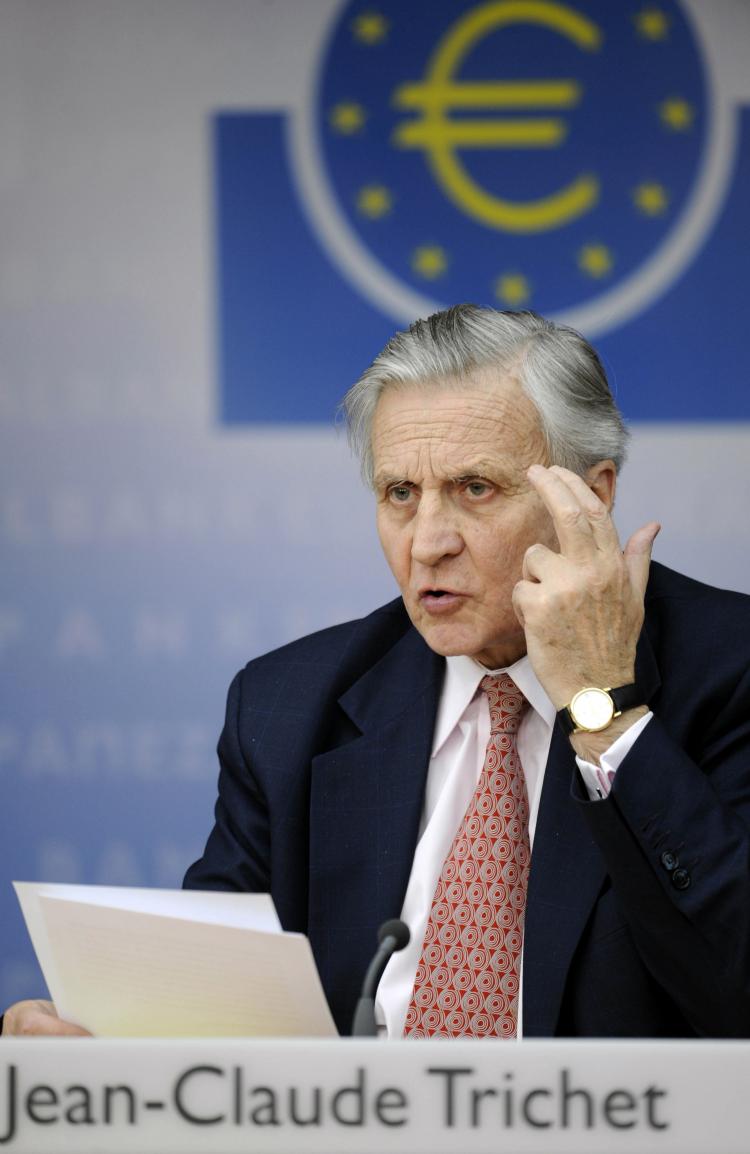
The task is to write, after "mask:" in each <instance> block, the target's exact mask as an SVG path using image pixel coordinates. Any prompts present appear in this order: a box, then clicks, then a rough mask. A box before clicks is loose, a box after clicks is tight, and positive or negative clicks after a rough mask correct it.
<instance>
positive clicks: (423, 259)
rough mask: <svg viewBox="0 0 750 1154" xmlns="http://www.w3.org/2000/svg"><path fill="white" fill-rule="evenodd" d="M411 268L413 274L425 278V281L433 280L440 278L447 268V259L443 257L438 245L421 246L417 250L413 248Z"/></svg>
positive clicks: (443, 254) (442, 251)
mask: <svg viewBox="0 0 750 1154" xmlns="http://www.w3.org/2000/svg"><path fill="white" fill-rule="evenodd" d="M411 267H412V268H413V269H414V272H416V273H418V274H419V275H420V276H423V277H425V279H426V280H434V279H435V277H439V276H442V274H443V273H444V272H445V270H446V269H447V267H448V258H447V256H446V255H445V250H444V249H442V248H441V247H440V245H438V244H423V245H421V246H420V247H419V248H415V249H414V252H413V253H412V257H411Z"/></svg>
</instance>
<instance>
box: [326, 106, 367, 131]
mask: <svg viewBox="0 0 750 1154" xmlns="http://www.w3.org/2000/svg"><path fill="white" fill-rule="evenodd" d="M328 119H329V121H330V123H331V128H332V129H333V131H334V132H339V133H341V135H342V136H353V135H354V134H355V133H357V132H359V131H360V130H361V129H362V127H363V126H364V123H365V119H366V113H365V110H364V108H363V107H362V105H361V104H355V103H354V102H353V101H351V100H344V101H342V102H341V104H336V105H334V107H333V108H332V109H331V111H330V114H329V117H328Z"/></svg>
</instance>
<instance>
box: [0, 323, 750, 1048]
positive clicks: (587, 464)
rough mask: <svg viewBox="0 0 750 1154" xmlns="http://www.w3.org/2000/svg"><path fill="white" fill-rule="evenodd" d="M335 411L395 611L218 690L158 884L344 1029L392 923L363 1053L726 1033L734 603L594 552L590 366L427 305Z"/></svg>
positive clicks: (747, 933)
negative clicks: (249, 902) (215, 776)
mask: <svg viewBox="0 0 750 1154" xmlns="http://www.w3.org/2000/svg"><path fill="white" fill-rule="evenodd" d="M344 407H345V411H346V415H347V419H348V423H349V429H350V433H351V437H352V441H353V444H354V445H355V446H356V448H357V449H358V451H359V452H360V454H361V458H362V463H363V472H364V475H365V477H366V479H367V480H368V481H369V482H370V483H371V484H372V486H373V488H374V491H375V497H376V505H377V523H378V531H379V534H380V540H381V543H382V546H383V550H384V552H385V555H386V557H387V559H388V562H389V564H390V566H391V569H392V571H393V574H394V576H395V578H396V581H397V583H398V586H399V588H400V591H401V598H400V599H399V600H398V601H396V602H393V603H391V604H390V605H387V606H385V607H384V608H382V609H379V610H376V611H375V612H374V613H373V614H371V615H370V616H369V617H366V618H364V619H363V620H361V621H355V622H351V623H348V624H346V625H340V626H336V627H334V628H332V629H328V630H326V631H324V632H322V633H318V634H315V635H313V636H311V637H307V638H304V639H302V640H300V641H297V642H295V643H293V644H291V645H288V646H285V647H284V648H283V649H280V650H278V651H277V652H275V653H271V654H268V655H267V656H265V657H262V658H259V659H258V660H256V661H253V662H251V663H250V664H249V665H248V666H247V668H246V669H245V670H244V671H243V672H242V673H240V674H239V675H238V677H237V678H236V679H235V681H234V683H233V685H232V687H231V689H230V693H229V702H228V710H227V718H226V725H225V728H224V732H223V734H222V738H221V741H220V745H219V754H220V758H221V775H220V780H219V798H218V802H217V806H216V824H215V827H214V829H213V831H212V833H211V835H210V837H209V840H208V843H207V845H206V850H205V853H204V855H203V857H202V858H201V859H200V860H199V861H198V862H196V863H195V864H194V865H193V866H192V867H191V868H190V869H189V870H188V873H187V876H186V879H185V884H186V885H187V886H191V887H200V888H222V889H238V890H270V892H271V893H272V894H273V897H274V900H275V902H276V905H277V908H278V910H279V914H280V917H281V920H282V923H283V924H284V926H285V927H286V928H287V929H290V930H299V931H302V932H304V933H306V934H308V936H309V937H310V940H311V942H312V945H313V949H314V952H315V956H316V960H317V963H318V967H319V969H320V973H321V977H322V980H323V985H324V988H325V990H326V993H327V996H328V998H329V1001H330V1004H331V1007H332V1010H333V1013H334V1016H335V1018H336V1020H337V1022H338V1024H339V1026H340V1028H341V1029H342V1030H343V1031H346V1030H347V1029H348V1027H349V1023H350V1021H351V1016H352V1010H353V1006H354V1003H355V1000H356V995H357V992H358V988H359V985H360V983H361V979H362V975H363V972H364V970H365V967H366V964H367V961H368V959H369V956H370V953H371V950H372V948H373V943H374V941H375V934H376V930H377V927H378V925H379V923H380V922H382V921H384V920H385V919H387V918H391V917H394V916H398V915H401V916H402V917H403V919H404V920H405V921H406V922H407V923H408V925H409V926H410V928H411V933H412V938H411V942H410V945H409V947H408V948H407V949H405V950H404V951H402V952H401V953H399V954H397V955H395V956H394V957H393V958H392V959H391V962H390V963H389V965H388V968H387V969H386V971H385V974H384V976H383V979H382V981H381V983H380V986H379V989H378V997H377V1009H378V1014H379V1017H380V1022H381V1025H382V1027H383V1029H384V1031H385V1032H387V1034H388V1035H389V1036H391V1037H400V1036H403V1035H406V1036H449V1037H457V1036H476V1037H486V1036H489V1037H498V1038H512V1037H517V1036H521V1035H523V1036H527V1037H528V1036H545V1035H563V1036H572V1035H581V1036H596V1035H599V1036H601V1035H610V1036H652V1037H657V1036H686V1037H691V1036H713V1037H721V1036H743V1035H746V1034H748V1033H749V1032H750V836H749V830H748V826H749V825H750V712H749V710H748V704H749V703H750V674H749V673H748V660H747V653H748V643H750V599H748V598H745V597H742V596H740V595H739V594H733V593H725V592H720V591H718V590H714V589H710V588H708V587H706V586H703V585H700V584H698V583H696V582H694V581H691V580H689V579H688V578H685V577H681V576H679V575H678V574H676V573H672V572H670V571H669V570H667V569H664V568H663V567H661V566H658V565H653V566H652V565H651V564H650V552H651V546H652V543H653V539H654V537H655V535H656V533H657V532H658V526H657V525H656V524H654V523H650V524H648V525H646V526H644V527H643V528H642V529H640V530H638V532H636V533H635V534H634V535H633V537H631V539H630V540H629V541H628V543H627V544H626V546H625V548H624V549H622V548H621V545H620V543H619V541H618V537H617V533H616V531H615V528H614V525H613V523H612V520H611V516H610V513H611V509H612V505H613V502H614V496H615V484H616V476H617V472H618V469H619V466H620V464H621V462H622V460H623V457H624V450H625V441H626V432H625V429H624V426H623V422H622V419H621V417H620V415H619V413H618V411H617V409H616V407H615V405H614V402H613V399H612V396H611V394H610V391H609V388H608V386H607V383H606V379H605V375H604V372H603V370H602V366H601V364H600V362H599V359H598V358H597V356H596V353H595V352H594V350H593V349H592V348H591V347H590V346H589V345H588V344H587V343H586V342H585V341H584V340H583V339H582V338H581V337H580V336H579V335H578V334H577V333H574V332H573V331H571V330H570V329H567V328H564V327H561V326H556V325H554V324H551V323H550V322H548V321H545V320H543V319H542V318H540V317H538V316H535V315H534V314H531V313H516V314H513V313H498V312H495V311H493V310H490V309H479V308H475V307H473V306H458V307H456V308H453V309H449V310H447V311H445V312H443V313H439V314H437V315H435V316H433V317H431V318H430V319H429V320H427V321H418V322H417V323H416V324H414V325H413V326H412V327H411V329H410V330H409V331H408V332H403V333H398V334H397V335H396V336H395V337H394V338H393V339H392V340H391V341H390V342H389V344H388V345H387V346H386V348H385V349H384V350H383V352H382V353H381V354H380V355H379V356H378V357H377V358H376V360H375V362H374V363H373V365H372V366H371V367H370V368H369V369H368V370H367V371H366V372H365V373H364V374H363V376H362V377H361V379H360V380H359V381H358V383H357V384H356V385H355V386H354V387H353V388H352V389H351V391H350V392H349V394H348V396H347V398H346V401H345V406H344ZM250 980H251V977H250ZM45 1011H46V1012H45ZM48 1014H51V1010H50V1009H49V1008H48V1007H42V1008H41V1009H40V1008H38V1007H36V1008H35V1006H32V1005H30V1004H29V1003H23V1004H21V1005H20V1006H19V1007H14V1008H13V1010H11V1011H10V1012H9V1015H7V1020H6V1028H10V1029H19V1028H25V1029H27V1030H33V1029H35V1028H39V1029H40V1030H59V1029H65V1026H64V1024H63V1023H59V1022H57V1020H56V1019H54V1018H52V1017H49V1016H47V1015H48ZM40 1023H41V1024H40Z"/></svg>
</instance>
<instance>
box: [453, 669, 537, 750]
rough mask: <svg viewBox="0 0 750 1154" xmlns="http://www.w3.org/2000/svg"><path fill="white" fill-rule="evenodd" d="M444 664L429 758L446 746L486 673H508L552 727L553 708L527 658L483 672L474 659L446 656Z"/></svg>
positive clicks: (532, 706) (532, 705)
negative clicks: (505, 666)
mask: <svg viewBox="0 0 750 1154" xmlns="http://www.w3.org/2000/svg"><path fill="white" fill-rule="evenodd" d="M445 663H446V670H445V681H444V682H443V690H442V693H441V695H440V704H439V705H438V712H437V719H436V722H435V733H434V736H433V739H432V755H431V756H432V757H434V756H435V754H436V753H438V751H439V750H440V749H441V748H442V746H443V745H445V742H446V741H447V740H448V738H449V737H450V735H451V733H452V732H453V730H454V729H455V728H456V726H457V725H458V723H459V721H460V720H461V717H462V716H463V714H464V712H465V710H466V708H467V706H468V705H469V703H470V702H471V701H472V699H473V698H474V695H475V694H476V691H477V689H478V688H479V682H480V681H481V680H482V678H483V677H485V676H486V675H487V674H488V673H490V674H495V675H496V674H498V673H507V674H508V676H509V677H511V678H512V679H513V681H515V683H516V685H517V686H518V688H519V689H520V690H521V693H522V694H523V695H524V697H525V698H526V700H527V701H528V703H529V705H530V706H531V708H532V709H533V710H535V711H536V713H538V714H539V716H540V717H541V718H542V720H543V721H544V723H545V724H546V725H547V726H549V728H550V729H552V727H553V725H554V724H555V706H554V704H553V703H552V702H551V701H550V699H549V697H548V696H547V694H546V693H545V691H544V690H543V689H542V686H541V684H540V682H539V679H538V678H537V675H536V674H535V673H534V670H533V669H532V668H531V662H530V661H529V659H528V657H527V656H524V657H521V658H520V660H518V661H516V662H514V664H513V665H509V666H508V667H507V669H485V667H484V665H480V664H479V662H478V661H475V660H474V658H473V657H446V659H445Z"/></svg>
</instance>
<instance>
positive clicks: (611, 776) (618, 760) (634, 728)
mask: <svg viewBox="0 0 750 1154" xmlns="http://www.w3.org/2000/svg"><path fill="white" fill-rule="evenodd" d="M653 716H654V715H653V713H651V712H650V711H649V712H648V713H647V714H646V715H645V716H644V717H639V718H638V720H637V721H635V722H633V724H632V725H631V726H630V728H629V729H626V730H625V732H624V733H623V734H621V735H620V736H619V737H618V738H617V740H616V741H613V742H612V744H611V745H610V747H609V749H605V751H604V753H603V754H602V756H601V765H592V763H591V762H590V761H584V760H583V758H582V757H576V764H577V765H578V768H579V770H580V771H581V777H582V778H583V784H584V785H585V786H586V792H587V794H588V795H589V801H601V799H602V798H603V797H609V792H610V790H611V789H612V784H613V782H614V780H615V774H616V773H617V771H618V769H619V768H620V766H621V765H622V763H623V761H624V760H625V758H626V757H627V755H628V754H629V753H630V751H631V749H632V748H633V746H634V745H635V742H636V740H637V739H638V738H639V737H640V736H641V734H642V733H643V731H644V729H645V728H646V726H647V725H648V723H649V721H650V720H651V718H652V717H653Z"/></svg>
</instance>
